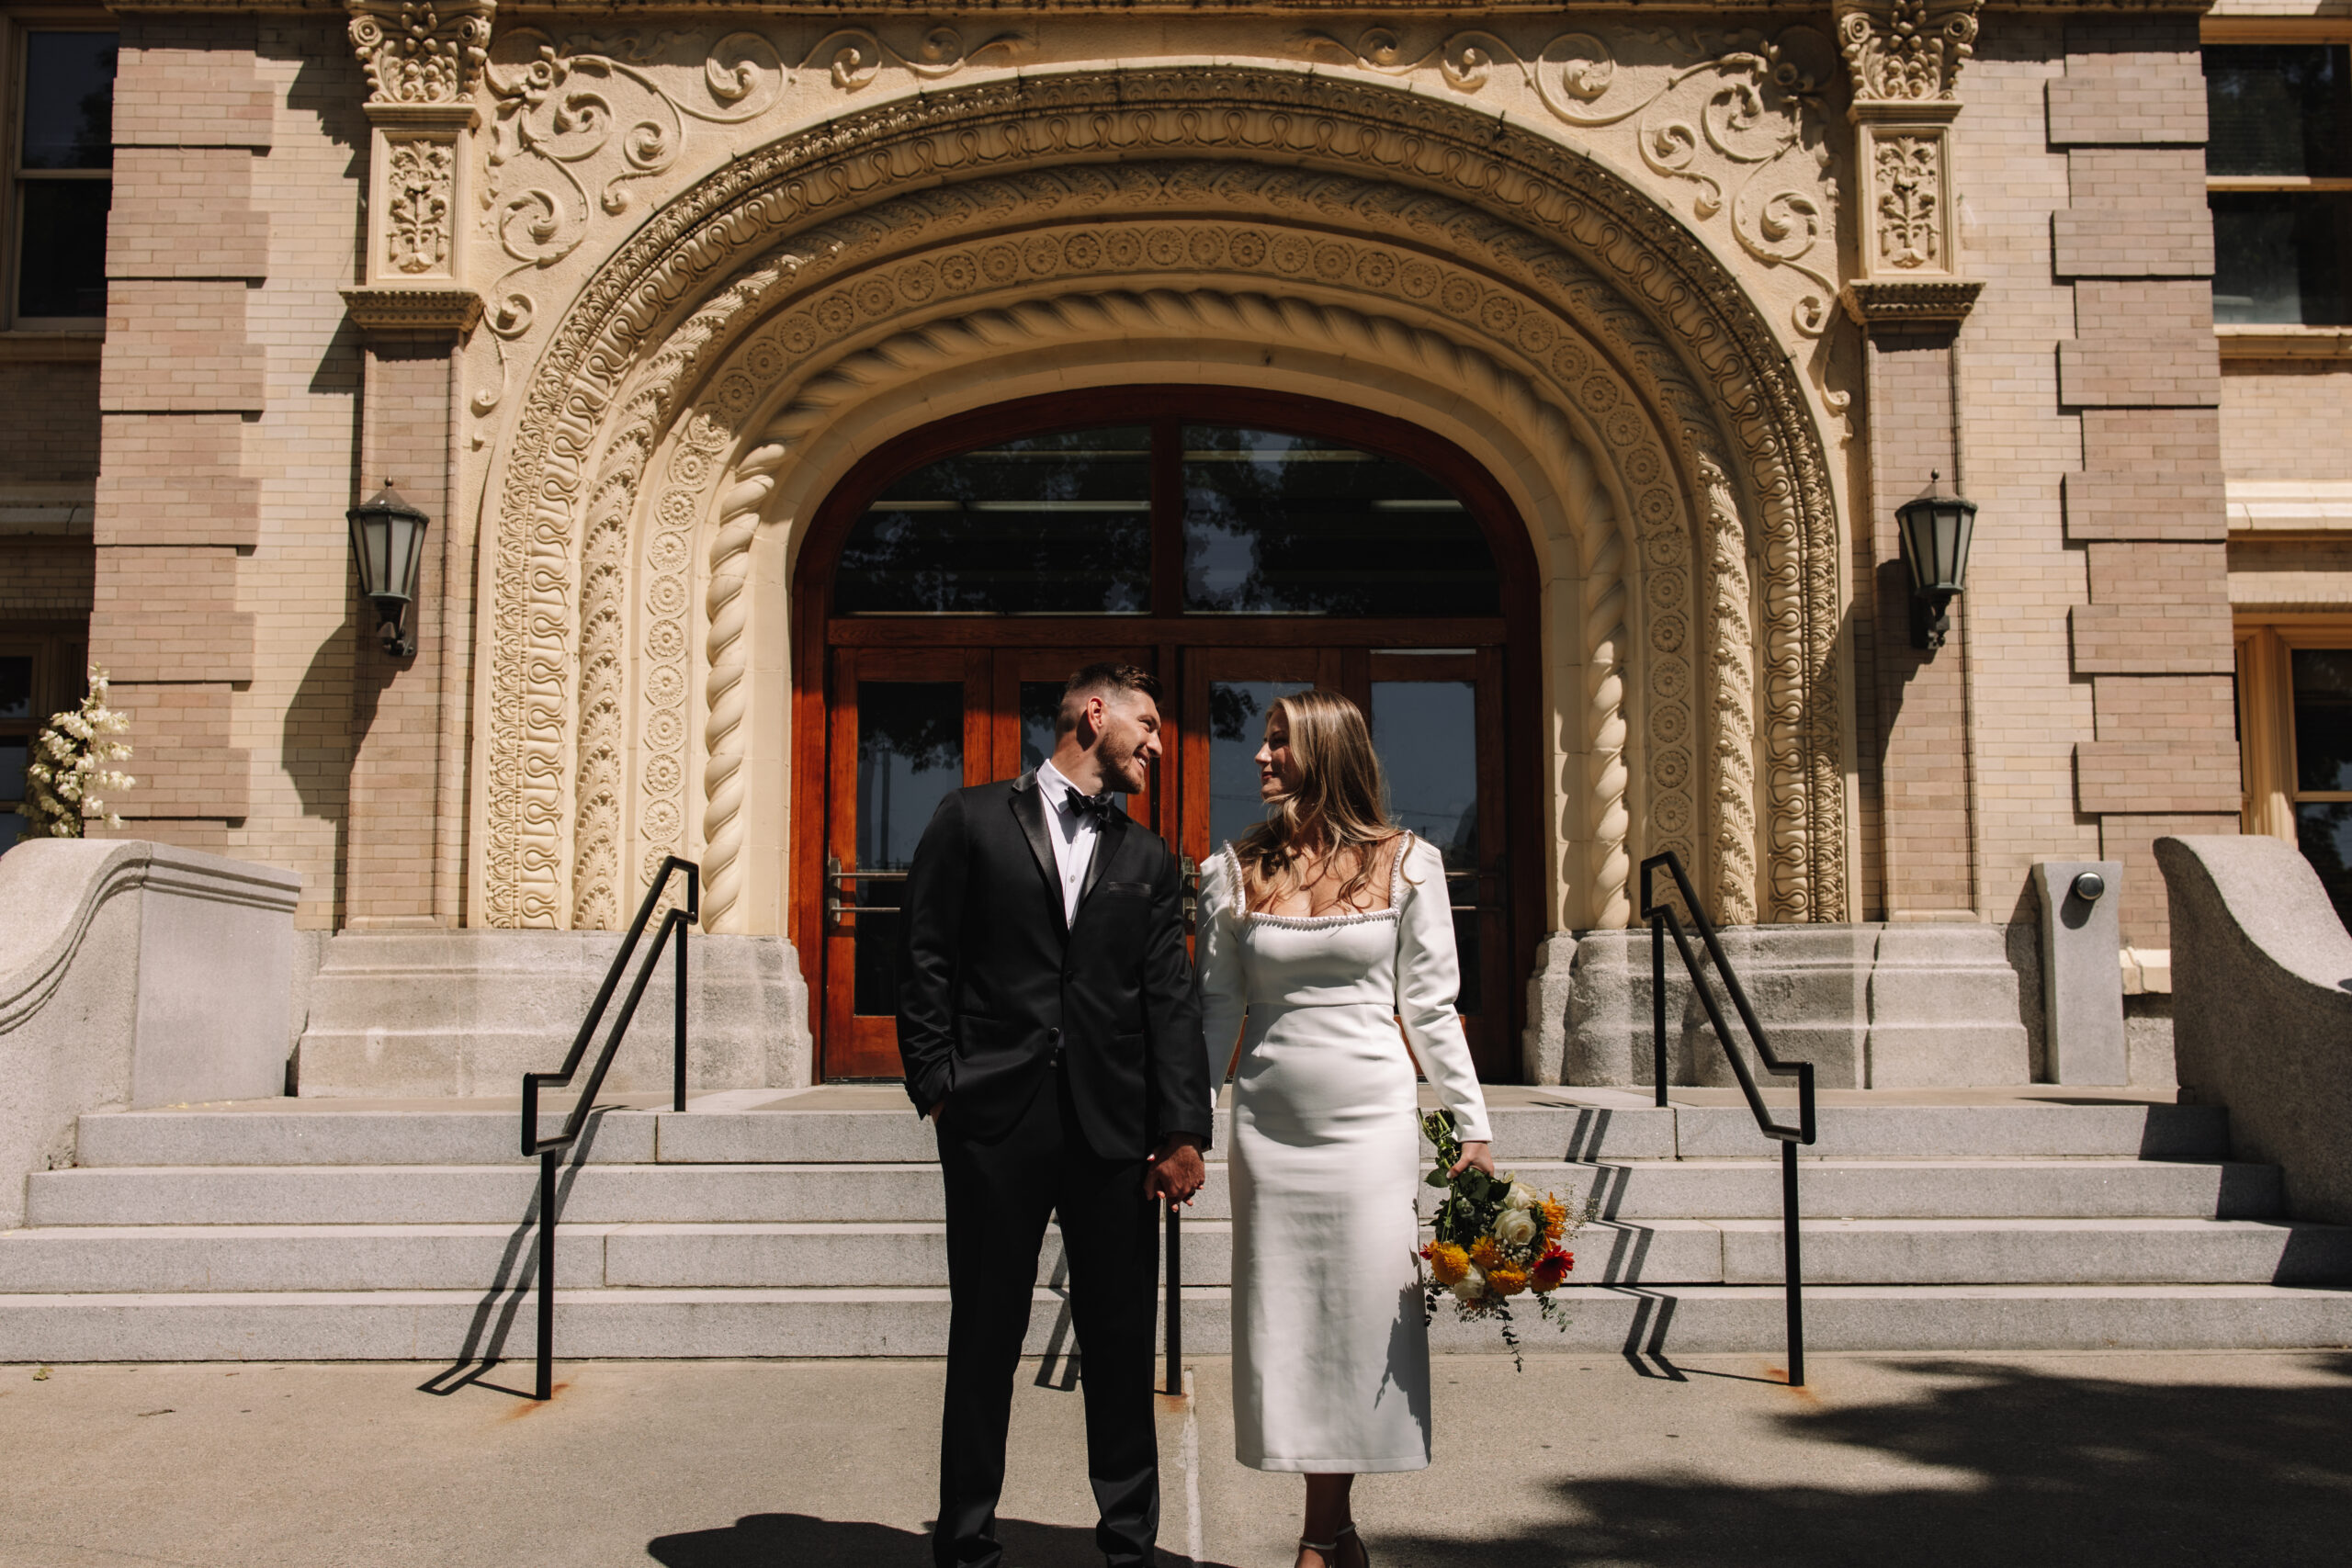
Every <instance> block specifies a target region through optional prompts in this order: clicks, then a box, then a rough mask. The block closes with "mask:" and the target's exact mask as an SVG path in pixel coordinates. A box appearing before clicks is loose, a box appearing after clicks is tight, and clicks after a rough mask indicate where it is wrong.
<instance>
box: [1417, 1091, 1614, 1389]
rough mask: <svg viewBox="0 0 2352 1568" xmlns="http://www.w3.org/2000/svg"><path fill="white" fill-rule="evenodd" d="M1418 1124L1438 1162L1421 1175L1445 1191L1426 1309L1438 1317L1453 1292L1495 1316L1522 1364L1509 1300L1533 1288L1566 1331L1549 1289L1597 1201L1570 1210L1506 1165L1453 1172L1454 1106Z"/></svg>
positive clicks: (1470, 1309)
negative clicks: (1515, 1175) (1490, 1169)
mask: <svg viewBox="0 0 2352 1568" xmlns="http://www.w3.org/2000/svg"><path fill="white" fill-rule="evenodd" d="M1421 1131H1422V1132H1423V1133H1425V1134H1428V1136H1429V1140H1430V1143H1431V1144H1432V1145H1436V1148H1437V1163H1436V1164H1435V1165H1433V1166H1432V1167H1431V1168H1430V1172H1429V1174H1428V1175H1427V1176H1425V1177H1423V1178H1422V1180H1424V1181H1426V1182H1427V1183H1429V1185H1430V1186H1431V1187H1434V1188H1436V1189H1438V1190H1440V1191H1442V1192H1443V1193H1444V1194H1445V1201H1444V1202H1442V1203H1441V1204H1439V1205H1438V1211H1437V1222H1436V1224H1435V1227H1434V1229H1435V1233H1436V1234H1435V1235H1433V1236H1431V1238H1430V1243H1429V1245H1428V1246H1426V1247H1422V1248H1421V1260H1422V1261H1423V1262H1424V1263H1426V1264H1427V1265H1428V1266H1429V1272H1428V1273H1427V1274H1426V1275H1424V1276H1423V1278H1422V1292H1423V1294H1422V1303H1421V1305H1422V1311H1423V1313H1424V1314H1425V1315H1426V1316H1428V1317H1434V1316H1436V1315H1437V1308H1438V1303H1440V1302H1441V1301H1442V1300H1443V1299H1444V1298H1445V1297H1447V1296H1449V1295H1451V1296H1452V1297H1453V1301H1454V1310H1455V1311H1456V1312H1458V1313H1460V1314H1461V1315H1462V1316H1463V1317H1464V1318H1465V1319H1466V1318H1492V1319H1494V1320H1495V1323H1496V1325H1498V1327H1499V1328H1500V1329H1501V1330H1502V1336H1503V1343H1504V1344H1505V1345H1507V1346H1509V1347H1510V1354H1511V1359H1512V1360H1513V1361H1514V1362H1518V1363H1519V1365H1520V1370H1521V1371H1525V1370H1526V1365H1525V1363H1524V1362H1523V1361H1521V1358H1520V1345H1519V1332H1518V1330H1517V1328H1516V1327H1515V1326H1514V1325H1513V1324H1512V1321H1511V1315H1510V1299H1511V1298H1512V1297H1513V1296H1516V1295H1519V1294H1520V1293H1521V1292H1526V1293H1528V1294H1530V1295H1532V1296H1533V1297H1534V1298H1535V1303H1536V1306H1537V1307H1538V1308H1539V1309H1540V1310H1541V1311H1542V1313H1543V1314H1544V1320H1545V1321H1546V1322H1548V1323H1550V1324H1552V1325H1554V1326H1555V1327H1556V1328H1558V1329H1560V1330H1561V1331H1562V1332H1563V1333H1565V1332H1566V1330H1567V1326H1568V1314H1567V1309H1566V1307H1564V1306H1562V1305H1561V1304H1560V1303H1557V1302H1555V1301H1554V1300H1553V1299H1552V1293H1553V1292H1555V1291H1556V1290H1558V1289H1559V1288H1560V1285H1561V1283H1562V1281H1564V1280H1566V1278H1567V1276H1568V1271H1569V1270H1570V1269H1574V1268H1575V1267H1576V1266H1577V1259H1576V1254H1575V1253H1573V1252H1570V1251H1569V1250H1568V1248H1567V1243H1568V1242H1569V1241H1570V1240H1572V1239H1573V1238H1574V1237H1575V1235H1576V1233H1577V1231H1579V1230H1581V1229H1583V1228H1584V1224H1585V1223H1586V1222H1587V1221H1589V1220H1590V1219H1591V1218H1592V1216H1593V1213H1594V1209H1593V1205H1592V1204H1590V1203H1588V1204H1587V1205H1586V1206H1585V1212H1584V1213H1582V1214H1580V1215H1576V1216H1571V1215H1570V1214H1569V1213H1568V1209H1567V1205H1566V1204H1565V1203H1563V1202H1561V1201H1560V1200H1559V1199H1558V1198H1556V1197H1555V1196H1554V1195H1553V1194H1551V1193H1549V1192H1538V1191H1536V1190H1534V1189H1533V1188H1532V1187H1529V1186H1528V1185H1527V1184H1526V1183H1525V1182H1523V1181H1520V1180H1517V1179H1514V1178H1513V1177H1512V1176H1511V1174H1510V1172H1509V1171H1503V1172H1501V1173H1499V1174H1498V1175H1494V1176H1488V1175H1487V1173H1486V1172H1485V1171H1483V1170H1480V1169H1478V1168H1476V1167H1475V1166H1471V1167H1466V1168H1464V1169H1463V1170H1462V1171H1461V1173H1460V1174H1458V1175H1457V1174H1455V1173H1454V1170H1453V1167H1454V1166H1455V1164H1456V1163H1457V1162H1459V1161H1460V1159H1461V1158H1462V1139H1461V1137H1460V1136H1459V1135H1458V1134H1457V1133H1456V1131H1455V1127H1454V1122H1453V1112H1452V1111H1444V1110H1439V1111H1430V1112H1429V1113H1428V1114H1427V1115H1424V1116H1423V1117H1422V1118H1421ZM1598 1196H1599V1195H1598V1192H1596V1193H1595V1198H1596V1200H1597V1199H1598Z"/></svg>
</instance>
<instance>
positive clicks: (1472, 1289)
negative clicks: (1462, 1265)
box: [1446, 1263, 1487, 1306]
mask: <svg viewBox="0 0 2352 1568" xmlns="http://www.w3.org/2000/svg"><path fill="white" fill-rule="evenodd" d="M1446 1288H1447V1289H1448V1290H1450V1291H1452V1292H1453V1294H1454V1299H1455V1300H1457V1301H1459V1302H1461V1303H1464V1305H1466V1306H1476V1305H1477V1304H1478V1299H1479V1298H1480V1297H1481V1296H1484V1295H1485V1294H1486V1293H1487V1275H1486V1271H1485V1270H1484V1269H1480V1268H1479V1267H1478V1266H1477V1265H1476V1264H1475V1263H1474V1264H1472V1265H1470V1267H1469V1268H1467V1269H1464V1270H1463V1272H1462V1278H1460V1279H1459V1280H1455V1281H1453V1284H1451V1285H1449V1286H1447V1287H1446Z"/></svg>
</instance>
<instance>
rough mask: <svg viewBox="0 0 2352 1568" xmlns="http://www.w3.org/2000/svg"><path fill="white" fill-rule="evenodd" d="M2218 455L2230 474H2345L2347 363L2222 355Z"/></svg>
mask: <svg viewBox="0 0 2352 1568" xmlns="http://www.w3.org/2000/svg"><path fill="white" fill-rule="evenodd" d="M2222 461H2223V463H2224V464H2225V465H2226V467H2227V468H2228V470H2229V477H2230V478H2232V479H2266V480H2275V479H2334V480H2339V481H2340V480H2345V479H2352V361H2346V360H2332V359H2314V360H2302V361H2296V360H2287V361H2278V360H2236V359H2233V360H2227V361H2224V362H2223V364H2222Z"/></svg>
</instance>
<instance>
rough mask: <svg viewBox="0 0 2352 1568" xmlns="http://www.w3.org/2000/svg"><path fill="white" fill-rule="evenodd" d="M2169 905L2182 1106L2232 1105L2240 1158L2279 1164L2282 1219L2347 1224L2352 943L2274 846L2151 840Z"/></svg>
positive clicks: (2284, 846) (2294, 858)
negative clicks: (2192, 1102)
mask: <svg viewBox="0 0 2352 1568" xmlns="http://www.w3.org/2000/svg"><path fill="white" fill-rule="evenodd" d="M2155 853H2156V863H2157V864H2158V865H2159V866H2160V867H2162V868H2163V871H2164V875H2165V892H2166V896H2167V897H2168V898H2169V899H2170V901H2171V916H2172V940H2173V1009H2174V1014H2173V1028H2174V1038H2175V1041H2176V1049H2177V1055H2178V1061H2179V1072H2180V1082H2181V1089H2182V1094H2183V1098H2189V1097H2192V1096H2193V1097H2195V1098H2197V1099H2199V1100H2203V1101H2205V1102H2206V1103H2208V1104H2213V1105H2222V1106H2226V1107H2228V1108H2229V1113H2230V1140H2231V1145H2232V1146H2233V1149H2235V1150H2237V1151H2239V1152H2240V1153H2241V1155H2242V1156H2243V1157H2246V1158H2253V1159H2261V1160H2266V1161H2276V1162H2277V1163H2278V1165H2279V1166H2280V1167H2282V1168H2283V1169H2284V1171H2285V1174H2286V1184H2287V1202H2288V1212H2289V1213H2292V1214H2294V1215H2296V1216H2297V1217H2298V1218H2301V1219H2313V1220H2333V1221H2336V1222H2338V1223H2346V1222H2352V934H2347V933H2346V931H2345V929H2344V923H2343V921H2342V920H2341V919H2338V918H2337V917H2336V913H2335V905H2334V904H2333V903H2332V902H2330V900H2329V898H2328V896H2327V889H2326V887H2325V886H2323V885H2322V883H2321V882H2320V879H2319V874H2318V873H2316V872H2315V871H2313V870H2312V865H2311V863H2310V862H2309V861H2307V860H2305V859H2304V858H2303V856H2302V852H2301V851H2300V850H2298V849H2297V848H2296V847H2295V846H2294V845H2292V844H2290V843H2287V842H2284V841H2283V840H2278V839H2269V838H2261V837H2255V836H2247V837H2237V836H2229V837H2222V836H2199V837H2195V838H2179V839H2159V840H2156V845H2155Z"/></svg>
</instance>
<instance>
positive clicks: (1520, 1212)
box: [1495, 1209, 1541, 1247]
mask: <svg viewBox="0 0 2352 1568" xmlns="http://www.w3.org/2000/svg"><path fill="white" fill-rule="evenodd" d="M1540 1234H1541V1232H1540V1230H1539V1229H1538V1227H1537V1225H1536V1224H1535V1216H1534V1215H1532V1214H1531V1213H1528V1212H1527V1211H1526V1210H1525V1209H1505V1210H1504V1211H1503V1212H1502V1213H1499V1214H1498V1215H1496V1216H1495V1239H1496V1240H1497V1241H1498V1242H1501V1243H1502V1244H1503V1245H1504V1246H1505V1247H1525V1246H1526V1245H1527V1244H1528V1243H1529V1242H1531V1241H1533V1240H1534V1239H1535V1238H1536V1236H1537V1235H1540Z"/></svg>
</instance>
